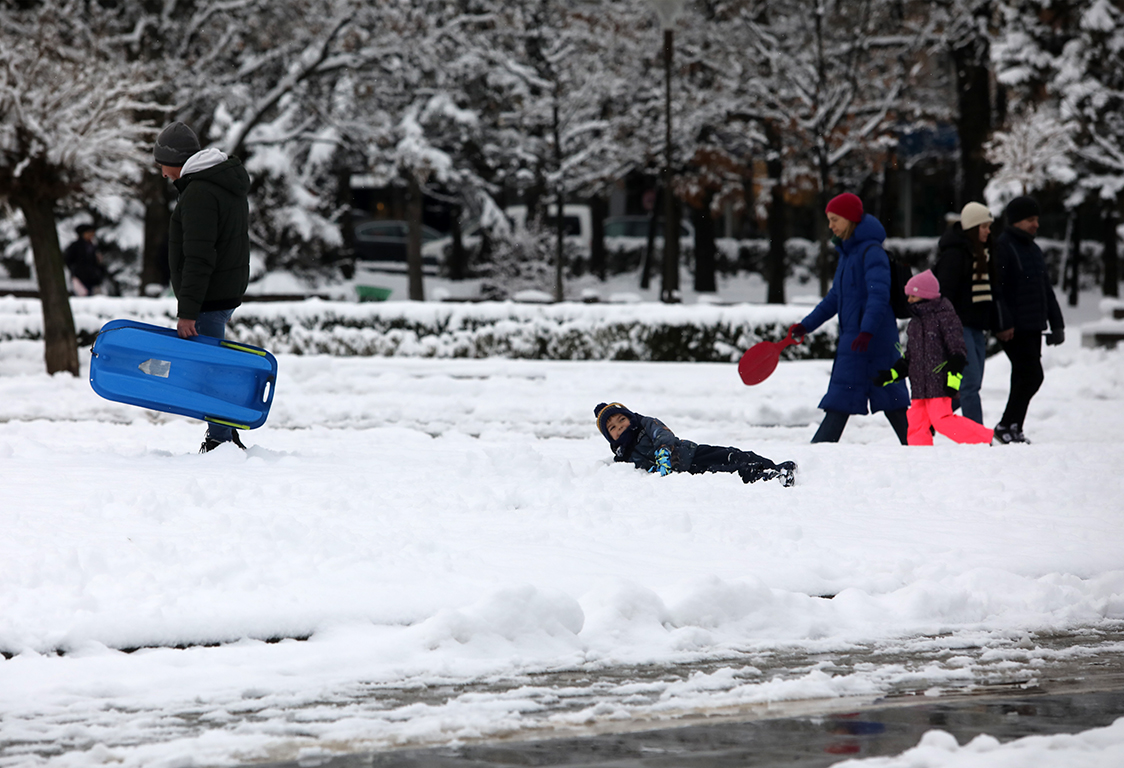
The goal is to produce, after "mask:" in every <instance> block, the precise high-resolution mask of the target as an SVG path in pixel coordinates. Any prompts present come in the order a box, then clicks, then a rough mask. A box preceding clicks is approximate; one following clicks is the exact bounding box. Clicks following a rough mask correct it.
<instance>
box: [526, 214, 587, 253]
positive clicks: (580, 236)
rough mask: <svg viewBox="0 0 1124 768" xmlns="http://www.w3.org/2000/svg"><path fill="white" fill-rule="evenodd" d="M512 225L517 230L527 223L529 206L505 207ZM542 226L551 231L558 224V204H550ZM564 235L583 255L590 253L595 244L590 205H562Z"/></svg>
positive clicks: (567, 241) (543, 217) (568, 242)
mask: <svg viewBox="0 0 1124 768" xmlns="http://www.w3.org/2000/svg"><path fill="white" fill-rule="evenodd" d="M504 213H505V214H507V218H508V219H509V220H510V221H511V226H513V227H515V229H516V230H520V229H523V228H524V227H525V226H526V225H527V206H525V205H512V206H510V207H508V208H505V209H504ZM542 226H543V228H544V229H547V230H550V231H551V232H553V231H554V229H555V228H556V227H557V226H558V206H556V205H548V206H546V210H545V211H544V212H543V216H542ZM562 229H563V237H564V240H565V242H566V243H567V244H569V245H571V246H573V247H576V248H577V249H578V251H579V252H580V253H581V254H582V255H583V256H588V255H589V250H590V248H591V247H592V245H593V212H592V210H591V209H590V207H589V206H588V205H578V204H576V203H575V204H573V205H564V206H562Z"/></svg>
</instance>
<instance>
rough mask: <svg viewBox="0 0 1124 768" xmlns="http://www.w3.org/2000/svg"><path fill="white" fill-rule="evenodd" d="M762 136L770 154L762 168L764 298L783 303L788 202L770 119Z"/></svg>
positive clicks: (777, 141)
mask: <svg viewBox="0 0 1124 768" xmlns="http://www.w3.org/2000/svg"><path fill="white" fill-rule="evenodd" d="M765 136H766V140H767V141H768V143H769V154H768V156H767V159H766V160H765V170H766V171H767V172H768V174H769V181H770V186H771V190H770V198H769V199H770V206H769V220H768V222H767V224H768V231H769V255H768V256H767V257H766V262H765V264H766V266H765V275H764V277H765V280H766V282H767V283H768V285H769V291H768V298H767V301H768V302H769V303H770V304H784V298H785V297H784V278H785V272H786V271H787V270H786V268H785V249H784V241H785V236H786V235H787V234H788V205H787V203H785V200H784V183H783V176H784V160H783V159H782V156H781V149H782V141H781V136H780V133H779V132H778V131H777V128H776V126H775V125H773V123H771V122H770V123H767V124H766V126H765Z"/></svg>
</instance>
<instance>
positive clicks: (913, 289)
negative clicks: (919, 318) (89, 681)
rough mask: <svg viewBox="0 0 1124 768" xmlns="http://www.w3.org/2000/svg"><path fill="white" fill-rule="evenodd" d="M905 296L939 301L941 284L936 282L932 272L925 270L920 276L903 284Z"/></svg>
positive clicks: (915, 276)
mask: <svg viewBox="0 0 1124 768" xmlns="http://www.w3.org/2000/svg"><path fill="white" fill-rule="evenodd" d="M905 295H906V296H920V297H921V298H923V299H939V298H940V297H941V284H940V283H939V282H937V277H936V275H934V274H933V271H932V270H930V269H926V270H925V271H924V272H922V273H921V274H920V275H914V276H913V277H911V278H909V282H907V283H906V284H905Z"/></svg>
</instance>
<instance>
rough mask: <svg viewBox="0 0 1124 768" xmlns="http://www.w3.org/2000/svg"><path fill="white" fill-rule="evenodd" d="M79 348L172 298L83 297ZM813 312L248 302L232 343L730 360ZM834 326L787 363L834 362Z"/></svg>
mask: <svg viewBox="0 0 1124 768" xmlns="http://www.w3.org/2000/svg"><path fill="white" fill-rule="evenodd" d="M71 306H72V307H73V309H74V319H75V325H76V328H77V330H78V333H79V338H80V342H81V343H83V344H91V343H92V342H93V338H94V335H95V334H96V333H97V331H98V329H99V328H101V326H102V325H104V324H105V323H106V322H108V321H109V320H112V319H115V318H129V319H134V320H139V321H141V322H148V323H152V324H154V325H161V326H165V327H170V326H171V325H172V324H173V322H174V316H175V302H174V301H173V300H171V299H140V298H125V299H122V298H109V297H91V298H85V299H74V300H72V302H71ZM807 311H808V308H807V307H804V306H795V305H749V304H743V305H736V306H713V305H698V304H695V305H664V304H623V305H617V304H576V303H563V304H550V305H531V304H516V303H512V302H485V303H471V304H469V303H465V304H457V303H442V302H418V303H414V302H385V303H366V304H359V303H348V302H333V301H322V300H319V299H312V300H308V301H302V302H279V303H246V304H243V305H242V306H241V307H240V308H239V309H238V311H237V312H236V313H235V315H234V320H233V321H232V323H231V327H230V337H231V338H234V339H237V340H239V341H243V342H247V343H250V344H256V345H258V346H261V347H265V348H266V349H269V350H271V351H273V352H278V353H290V354H300V355H312V354H327V355H341V356H348V355H379V356H394V355H401V356H410V357H466V358H482V357H510V358H530V359H540V360H663V361H687V362H730V361H734V360H737V359H738V358H739V357H740V356H741V354H742V353H743V352H744V351H745V350H746V349H748V348H749V347H750V346H752V345H753V344H756V343H757V342H758V341H761V340H763V339H769V340H778V339H781V338H783V337H784V336H785V334H786V333H787V329H788V327H789V326H790V325H792V324H793V323H795V322H798V321H799V320H800V319H801V318H802V317H803V316H804V315H805V314H806V313H807ZM41 337H42V322H41V317H40V308H39V303H38V302H37V301H34V300H29V299H13V298H4V299H0V341H6V340H11V339H39V338H41ZM835 337H836V327H835V325H834V324H833V323H829V324H827V325H826V326H825V327H824V328H822V329H820V330H819V331H817V332H816V333H815V334H812V335H811V336H810V337H809V339H808V340H807V341H806V342H805V343H804V344H802V345H799V346H791V347H789V348H787V349H786V350H785V352H784V356H785V358H786V359H802V358H830V357H832V356H833V355H834V354H835Z"/></svg>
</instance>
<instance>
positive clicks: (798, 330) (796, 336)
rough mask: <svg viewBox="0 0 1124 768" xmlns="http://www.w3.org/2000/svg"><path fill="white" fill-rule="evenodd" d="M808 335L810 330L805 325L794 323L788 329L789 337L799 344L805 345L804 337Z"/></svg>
mask: <svg viewBox="0 0 1124 768" xmlns="http://www.w3.org/2000/svg"><path fill="white" fill-rule="evenodd" d="M807 334H808V329H807V328H805V327H804V323H794V324H793V325H790V326H789V327H788V335H789V336H791V337H792V340H793V341H795V342H796V343H797V344H803V343H804V337H805V336H806V335H807Z"/></svg>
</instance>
